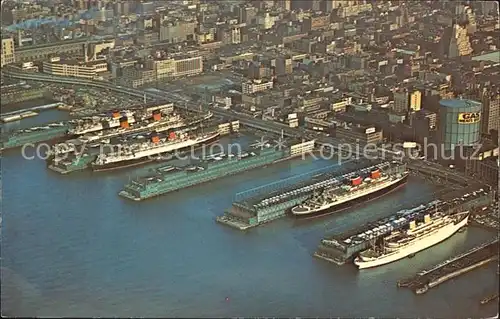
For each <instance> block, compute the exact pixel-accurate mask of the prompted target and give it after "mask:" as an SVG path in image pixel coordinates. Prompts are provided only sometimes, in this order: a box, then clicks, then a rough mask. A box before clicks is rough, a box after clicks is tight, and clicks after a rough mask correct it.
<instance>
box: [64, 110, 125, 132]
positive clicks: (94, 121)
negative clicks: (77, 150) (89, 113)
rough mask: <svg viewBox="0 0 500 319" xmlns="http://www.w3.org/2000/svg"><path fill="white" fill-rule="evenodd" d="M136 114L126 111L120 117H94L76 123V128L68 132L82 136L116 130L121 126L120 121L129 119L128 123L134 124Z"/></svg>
mask: <svg viewBox="0 0 500 319" xmlns="http://www.w3.org/2000/svg"><path fill="white" fill-rule="evenodd" d="M134 114H135V112H133V111H130V110H124V111H121V112H120V113H119V116H116V117H113V116H109V115H102V116H93V117H90V118H83V119H79V120H77V121H76V126H75V127H74V128H72V129H70V130H68V133H69V134H73V135H82V134H85V133H89V132H95V131H100V130H103V129H106V128H114V127H117V126H120V119H121V118H123V117H126V118H127V122H128V123H134V122H135V118H134Z"/></svg>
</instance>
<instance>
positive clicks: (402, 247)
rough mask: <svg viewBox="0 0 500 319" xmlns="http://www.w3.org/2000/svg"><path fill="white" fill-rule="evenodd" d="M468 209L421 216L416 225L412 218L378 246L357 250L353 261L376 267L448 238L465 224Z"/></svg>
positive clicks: (363, 265)
mask: <svg viewBox="0 0 500 319" xmlns="http://www.w3.org/2000/svg"><path fill="white" fill-rule="evenodd" d="M468 219H469V212H463V213H460V214H454V215H448V214H442V213H438V214H436V216H434V217H432V218H431V216H430V215H425V216H424V221H423V222H422V223H421V224H419V225H417V224H416V222H415V221H411V222H410V225H409V228H408V229H407V230H398V231H394V232H392V233H391V234H390V235H388V236H386V237H385V238H383V239H382V245H381V247H380V248H369V249H367V250H365V251H363V252H361V253H360V254H359V256H358V257H357V258H356V259H355V260H354V264H355V265H356V266H358V268H359V269H364V268H371V267H377V266H380V265H384V264H388V263H391V262H393V261H396V260H399V259H402V258H405V257H408V256H410V255H412V254H415V253H417V252H419V251H422V250H424V249H426V248H429V247H431V246H433V245H435V244H438V243H440V242H441V241H443V240H445V239H447V238H449V237H450V236H452V235H453V234H454V233H456V232H457V231H458V230H459V229H460V228H462V227H464V226H465V225H467V222H468Z"/></svg>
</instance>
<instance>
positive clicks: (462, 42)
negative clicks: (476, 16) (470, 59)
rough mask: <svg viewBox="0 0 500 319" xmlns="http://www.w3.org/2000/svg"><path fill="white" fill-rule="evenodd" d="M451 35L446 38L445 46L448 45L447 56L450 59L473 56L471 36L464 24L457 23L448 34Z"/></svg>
mask: <svg viewBox="0 0 500 319" xmlns="http://www.w3.org/2000/svg"><path fill="white" fill-rule="evenodd" d="M450 31H451V34H449V38H448V36H446V37H444V41H446V42H445V45H446V43H448V49H447V55H448V58H456V57H459V56H465V55H470V54H472V46H471V43H470V39H469V35H468V34H467V27H466V25H465V24H462V23H460V24H459V23H455V24H454V25H453V26H452V29H451V30H448V33H449V32H450ZM448 41H449V42H448Z"/></svg>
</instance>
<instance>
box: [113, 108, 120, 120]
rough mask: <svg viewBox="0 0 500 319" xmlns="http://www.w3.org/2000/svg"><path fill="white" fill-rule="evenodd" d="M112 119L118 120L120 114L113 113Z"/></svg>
mask: <svg viewBox="0 0 500 319" xmlns="http://www.w3.org/2000/svg"><path fill="white" fill-rule="evenodd" d="M112 117H113V118H115V119H117V118H119V117H120V112H118V111H116V110H115V111H113V114H112Z"/></svg>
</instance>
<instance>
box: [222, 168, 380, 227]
mask: <svg viewBox="0 0 500 319" xmlns="http://www.w3.org/2000/svg"><path fill="white" fill-rule="evenodd" d="M363 164H364V166H361V167H360V163H356V162H355V161H348V162H345V163H344V164H343V165H344V166H343V167H342V168H341V169H340V170H339V166H338V165H336V164H335V165H331V166H328V167H325V168H321V169H317V170H314V171H310V172H307V173H304V174H301V175H298V176H294V177H290V178H287V179H284V180H281V181H277V182H274V183H270V184H266V185H263V186H260V187H257V188H254V189H250V190H248V191H245V192H242V193H238V194H236V196H235V199H234V202H233V205H232V207H231V208H230V209H229V210H228V211H226V212H225V214H224V215H223V216H219V217H217V221H218V222H220V223H223V224H226V225H228V226H231V227H235V228H237V229H240V230H245V229H248V228H251V227H255V226H258V225H262V224H265V223H267V222H270V221H273V220H275V219H278V218H281V217H284V216H285V215H286V214H287V213H288V211H289V210H290V209H291V208H292V207H294V206H296V205H299V204H301V203H303V202H304V201H306V200H307V199H308V198H309V197H311V196H312V195H313V194H314V193H315V192H317V191H320V190H322V189H323V188H325V187H331V186H335V185H338V184H339V183H340V181H341V180H343V179H344V178H349V177H352V176H354V175H357V174H360V173H361V174H362V173H363V172H369V171H371V170H373V169H376V168H384V167H388V166H390V163H389V162H383V163H380V162H379V163H377V164H374V163H373V162H372V163H370V162H369V161H363ZM356 168H357V169H356Z"/></svg>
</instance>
